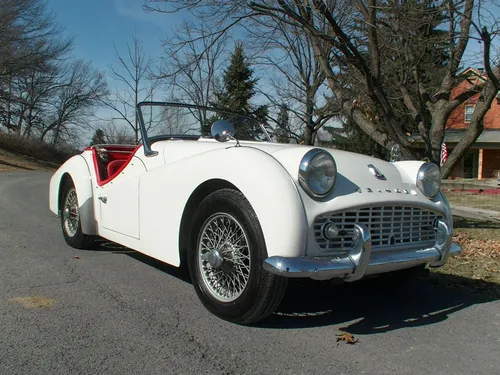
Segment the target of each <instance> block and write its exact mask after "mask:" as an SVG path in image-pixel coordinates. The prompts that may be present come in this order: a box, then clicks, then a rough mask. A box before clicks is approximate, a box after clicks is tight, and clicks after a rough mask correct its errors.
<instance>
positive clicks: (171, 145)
mask: <svg viewBox="0 0 500 375" xmlns="http://www.w3.org/2000/svg"><path fill="white" fill-rule="evenodd" d="M232 144H234V142H233V141H229V142H225V143H220V142H217V141H215V140H213V139H200V140H199V141H195V142H192V141H187V142H186V141H161V142H156V143H154V144H153V149H156V150H158V151H160V152H161V153H163V155H164V160H165V163H166V164H170V163H174V162H177V161H180V160H183V159H186V158H189V157H192V156H195V155H199V154H202V153H207V152H210V151H215V150H219V149H223V148H227V147H230V146H231V145H232ZM240 144H241V145H242V147H252V148H255V149H258V150H260V151H262V152H265V153H267V154H268V155H270V156H271V157H273V158H274V159H275V160H277V161H278V162H279V163H280V164H281V165H282V166H283V167H284V168H285V169H286V170H287V172H288V173H289V174H290V176H291V178H292V179H293V180H294V181H295V182H296V183H297V182H298V170H299V164H300V161H301V159H302V157H303V156H304V155H305V154H306V153H307V152H308V151H309V150H311V149H313V148H315V147H314V146H303V145H294V144H280V143H267V142H266V143H265V142H240ZM167 145H168V146H167ZM322 149H323V150H325V151H327V152H329V153H330V154H331V155H332V156H333V158H334V159H335V162H336V164H337V172H338V177H337V183H336V185H335V189H334V190H335V191H334V192H332V193H334V195H336V196H338V195H344V194H349V193H352V192H355V191H357V190H359V189H361V190H363V191H364V190H367V191H368V189H370V190H373V191H378V190H381V191H384V192H387V190H388V189H389V190H391V191H395V190H396V191H397V190H401V191H403V190H407V191H409V192H411V191H412V190H415V189H416V187H415V176H416V173H417V171H418V168H419V167H420V165H421V164H422V162H418V161H414V162H398V163H390V162H387V161H385V160H381V159H378V158H375V157H370V156H366V155H362V154H357V153H353V152H348V151H341V150H337V149H331V148H324V147H322ZM371 167H375V168H376V169H377V170H378V171H379V172H380V174H381V175H383V178H377V177H376V176H375V175H374V174H373V173H372V172H371V170H370V169H371Z"/></svg>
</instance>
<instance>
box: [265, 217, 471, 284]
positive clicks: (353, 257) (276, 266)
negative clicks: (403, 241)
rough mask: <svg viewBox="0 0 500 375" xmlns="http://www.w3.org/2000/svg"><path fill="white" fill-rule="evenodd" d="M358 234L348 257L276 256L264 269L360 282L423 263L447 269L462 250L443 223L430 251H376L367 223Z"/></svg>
mask: <svg viewBox="0 0 500 375" xmlns="http://www.w3.org/2000/svg"><path fill="white" fill-rule="evenodd" d="M355 228H356V231H357V233H358V241H357V243H356V246H355V247H354V248H353V250H352V251H351V252H350V254H349V255H348V256H346V257H315V258H308V257H298V258H287V257H282V256H272V257H269V258H267V259H265V260H264V269H265V270H267V271H268V272H271V273H274V274H276V275H280V276H285V277H309V278H312V279H315V280H328V279H331V278H343V279H344V280H345V281H356V280H359V279H361V278H362V277H363V276H365V275H372V274H378V273H384V272H391V271H396V270H399V269H405V268H410V267H413V266H418V265H420V264H425V263H429V265H430V266H431V267H441V266H443V265H444V264H445V263H446V261H447V260H448V258H449V257H450V256H458V255H459V254H460V253H461V252H462V249H461V247H460V246H458V245H457V244H456V243H453V242H452V233H451V230H450V228H449V227H448V225H447V224H446V223H445V222H443V221H439V223H438V227H437V241H436V244H435V245H434V246H433V247H431V248H428V249H411V250H388V251H378V252H372V251H371V248H372V245H371V235H370V230H369V229H368V227H367V226H365V225H363V224H356V225H355Z"/></svg>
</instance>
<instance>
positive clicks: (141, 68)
mask: <svg viewBox="0 0 500 375" xmlns="http://www.w3.org/2000/svg"><path fill="white" fill-rule="evenodd" d="M115 53H116V59H117V63H116V65H111V66H110V67H109V69H110V71H111V77H112V78H114V79H115V80H116V81H117V82H118V84H119V85H120V86H119V87H117V89H116V90H115V92H114V93H113V94H112V95H111V96H110V97H109V99H108V100H106V101H105V102H104V104H105V105H106V106H107V107H109V108H111V109H112V110H113V111H114V113H116V114H117V115H118V117H114V118H113V120H114V121H117V120H120V121H122V122H124V123H125V124H127V125H128V126H130V128H131V129H132V131H133V132H134V137H135V143H138V142H139V118H138V114H137V111H136V108H137V104H138V103H139V102H140V101H143V100H151V99H152V98H153V96H154V93H155V90H156V88H157V87H158V84H159V81H158V80H156V79H151V78H152V74H153V66H154V59H153V57H151V56H147V55H146V53H145V52H144V50H143V48H142V43H141V42H140V41H139V39H138V38H137V36H136V35H135V34H134V35H133V36H132V45H130V44H128V43H127V53H126V55H125V56H122V55H120V53H119V52H118V50H117V48H116V46H115Z"/></svg>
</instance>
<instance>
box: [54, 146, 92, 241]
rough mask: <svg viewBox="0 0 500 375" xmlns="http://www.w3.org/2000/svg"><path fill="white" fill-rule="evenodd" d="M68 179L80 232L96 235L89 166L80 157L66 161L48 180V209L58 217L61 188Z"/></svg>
mask: <svg viewBox="0 0 500 375" xmlns="http://www.w3.org/2000/svg"><path fill="white" fill-rule="evenodd" d="M68 179H70V180H71V181H72V182H73V185H74V186H75V188H76V194H77V196H78V205H79V207H80V222H81V225H82V232H83V233H85V234H88V235H96V234H97V224H96V220H95V211H94V203H93V199H92V178H91V174H90V168H89V165H88V164H87V161H86V160H85V159H84V157H83V156H82V155H76V156H73V157H71V158H70V159H68V160H67V161H66V162H65V163H64V164H63V165H61V167H60V168H59V169H58V170H57V171H56V172H55V173H54V175H53V176H52V178H51V179H50V184H49V208H50V210H51V211H52V212H53V213H54V214H56V215H57V216H59V215H60V213H61V200H62V193H63V192H62V188H63V185H64V183H65V182H66V181H67V180H68Z"/></svg>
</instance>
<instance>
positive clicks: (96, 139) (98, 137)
mask: <svg viewBox="0 0 500 375" xmlns="http://www.w3.org/2000/svg"><path fill="white" fill-rule="evenodd" d="M105 143H107V142H106V135H105V134H104V132H103V131H102V129H97V130H96V131H95V133H94V135H93V136H92V140H91V141H90V145H91V146H92V145H99V144H105Z"/></svg>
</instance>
